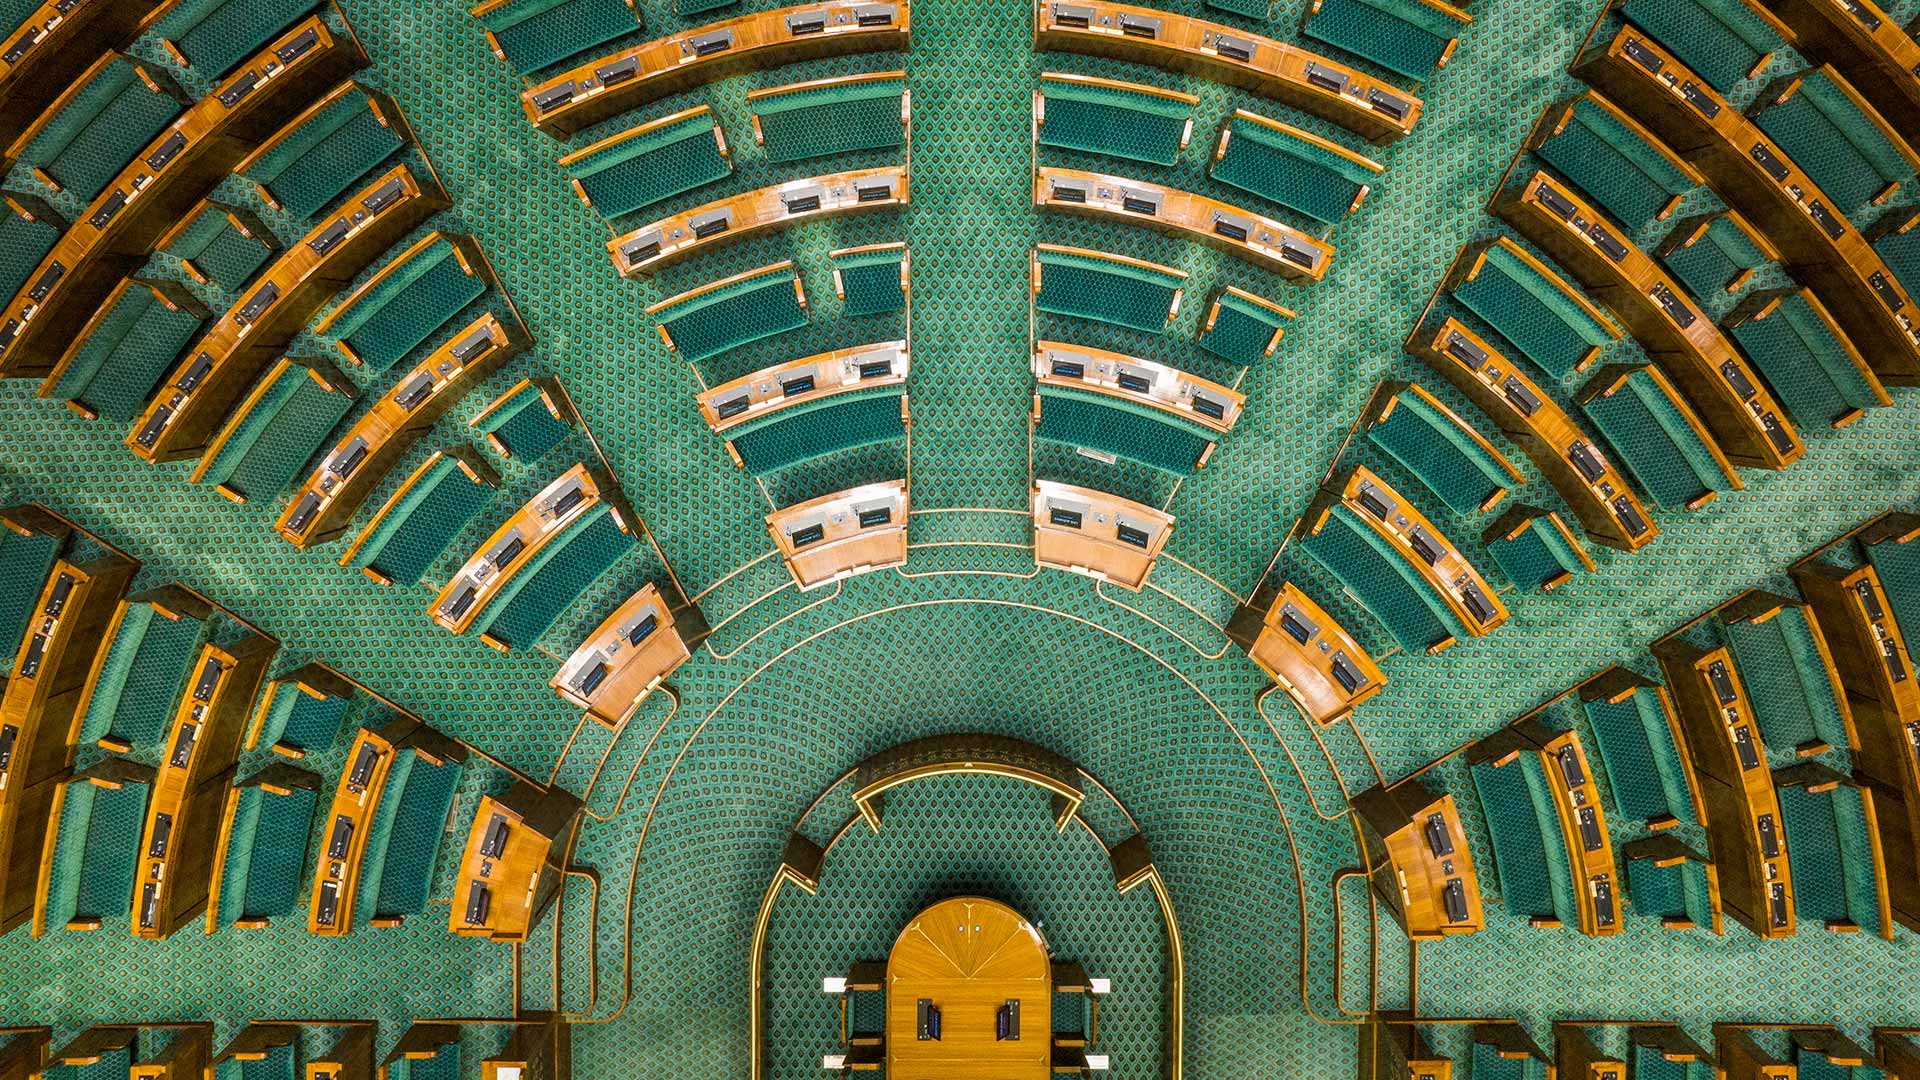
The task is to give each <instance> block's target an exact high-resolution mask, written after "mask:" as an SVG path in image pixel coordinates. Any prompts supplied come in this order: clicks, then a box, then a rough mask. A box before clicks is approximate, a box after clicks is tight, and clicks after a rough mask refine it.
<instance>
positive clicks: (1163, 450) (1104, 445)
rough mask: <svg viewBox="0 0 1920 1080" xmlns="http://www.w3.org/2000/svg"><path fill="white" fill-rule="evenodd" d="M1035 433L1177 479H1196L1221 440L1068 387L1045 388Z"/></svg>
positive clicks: (1155, 412)
mask: <svg viewBox="0 0 1920 1080" xmlns="http://www.w3.org/2000/svg"><path fill="white" fill-rule="evenodd" d="M1034 434H1036V435H1038V436H1040V437H1041V438H1043V439H1052V440H1053V441H1055V442H1061V443H1065V444H1067V445H1068V446H1075V447H1081V448H1084V449H1087V450H1095V451H1099V452H1101V453H1106V454H1113V455H1116V456H1118V457H1123V458H1126V459H1127V460H1128V461H1137V462H1139V463H1141V464H1142V465H1147V466H1150V467H1152V468H1155V469H1159V470H1160V471H1161V472H1165V473H1170V474H1172V475H1174V476H1191V475H1193V471H1194V469H1196V468H1198V467H1199V464H1200V455H1201V454H1202V453H1204V452H1205V451H1206V449H1207V447H1208V446H1210V445H1212V444H1213V443H1214V442H1215V441H1216V440H1217V439H1218V438H1219V436H1217V435H1216V434H1214V432H1213V431H1212V430H1211V429H1209V428H1204V427H1200V426H1199V425H1196V424H1191V423H1188V422H1187V421H1185V420H1182V419H1180V418H1178V417H1174V416H1171V415H1169V414H1167V413H1165V412H1163V411H1162V410H1159V409H1156V408H1153V407H1152V406H1149V405H1144V404H1138V403H1135V402H1131V401H1125V400H1122V399H1119V398H1112V397H1107V396H1106V395H1103V394H1096V393H1091V392H1087V391H1082V390H1074V389H1069V388H1066V387H1057V386H1043V387H1041V388H1040V426H1039V427H1038V428H1037V429H1036V430H1035V432H1034Z"/></svg>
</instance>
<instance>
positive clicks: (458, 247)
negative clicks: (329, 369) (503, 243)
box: [316, 233, 487, 373]
mask: <svg viewBox="0 0 1920 1080" xmlns="http://www.w3.org/2000/svg"><path fill="white" fill-rule="evenodd" d="M480 259H481V256H480V254H479V249H478V248H477V247H475V246H474V245H473V244H472V242H471V241H469V240H467V239H465V238H464V237H461V238H454V237H449V236H447V235H446V234H444V233H433V234H431V235H429V236H427V237H425V238H423V239H421V240H420V241H419V242H417V243H415V244H414V245H412V246H411V247H409V248H408V249H407V250H406V251H403V252H401V253H400V254H399V255H397V256H395V257H394V258H393V259H392V260H391V261H390V262H388V263H387V264H386V265H384V266H382V267H381V268H380V269H379V270H377V271H375V272H374V275H373V276H372V277H370V278H369V279H368V280H367V283H366V284H364V285H362V286H361V287H360V288H359V289H357V290H355V291H354V293H353V295H352V296H350V297H348V298H347V300H346V301H345V302H344V303H343V304H342V305H341V307H340V308H339V309H337V310H335V311H334V312H333V313H332V314H331V315H329V316H328V317H327V318H326V319H325V320H323V321H322V322H321V323H320V324H319V325H318V326H317V327H316V332H318V333H321V334H326V335H331V336H333V337H336V338H338V339H340V341H341V343H342V344H343V345H344V346H345V350H344V351H346V353H347V355H348V356H349V357H350V358H352V359H355V360H358V361H359V362H360V363H362V364H364V365H366V367H367V369H368V370H369V371H373V372H375V373H381V372H386V371H388V370H390V369H391V368H392V367H393V366H394V365H395V364H397V363H399V362H400V361H401V360H403V359H405V358H406V357H407V355H408V354H410V353H411V352H413V350H414V349H416V348H418V347H420V346H421V345H422V344H425V343H426V342H427V341H428V340H429V339H430V338H432V337H433V336H434V335H435V334H436V333H438V332H439V331H440V330H441V329H442V328H444V327H445V326H446V325H447V323H449V322H451V321H452V320H453V317H454V316H455V315H458V314H459V313H460V312H461V311H462V310H463V309H465V308H466V306H467V305H468V304H471V303H473V302H474V301H475V300H478V299H479V298H480V296H481V295H482V294H483V293H485V292H486V291H487V279H486V277H485V276H483V274H482V270H483V264H481V263H480Z"/></svg>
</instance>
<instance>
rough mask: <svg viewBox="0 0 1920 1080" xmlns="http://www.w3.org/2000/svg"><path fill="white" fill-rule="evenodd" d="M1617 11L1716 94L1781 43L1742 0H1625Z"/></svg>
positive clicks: (1740, 79)
mask: <svg viewBox="0 0 1920 1080" xmlns="http://www.w3.org/2000/svg"><path fill="white" fill-rule="evenodd" d="M1620 13H1621V14H1622V15H1625V16H1626V17H1627V18H1628V19H1629V20H1630V21H1632V22H1633V24H1634V25H1636V26H1638V27H1639V28H1640V29H1642V30H1644V31H1646V32H1647V33H1648V34H1651V35H1652V36H1653V39H1654V40H1655V41H1658V42H1659V43H1660V44H1661V45H1663V46H1665V47H1666V49H1667V51H1668V52H1670V53H1672V54H1673V55H1674V56H1676V57H1678V58H1679V60H1680V62H1681V63H1683V64H1685V65H1687V67H1689V68H1692V69H1693V71H1694V72H1695V73H1696V74H1698V75H1699V76H1700V77H1701V78H1703V79H1705V80H1707V85H1709V86H1711V87H1713V88H1714V89H1715V90H1718V91H1720V92H1721V93H1722V94H1725V93H1726V92H1727V91H1728V90H1731V89H1733V88H1734V87H1735V86H1737V85H1739V84H1740V83H1741V82H1743V81H1745V80H1746V79H1748V78H1750V77H1751V76H1753V75H1754V74H1756V73H1757V72H1758V70H1759V69H1760V68H1761V67H1762V66H1764V65H1765V64H1766V62H1767V60H1768V59H1769V58H1770V57H1772V56H1773V55H1774V54H1775V53H1777V52H1779V51H1780V50H1781V49H1782V48H1784V47H1785V45H1786V40H1785V39H1784V38H1783V37H1781V35H1780V32H1779V30H1778V29H1777V28H1776V27H1775V25H1774V24H1772V23H1770V22H1769V21H1768V20H1767V19H1766V18H1764V17H1762V16H1761V15H1759V14H1758V13H1756V12H1755V10H1754V9H1753V7H1751V6H1750V5H1748V4H1747V3H1746V2H1745V0H1626V2H1625V3H1624V4H1621V5H1620Z"/></svg>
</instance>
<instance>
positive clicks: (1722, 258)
mask: <svg viewBox="0 0 1920 1080" xmlns="http://www.w3.org/2000/svg"><path fill="white" fill-rule="evenodd" d="M1763 245H1765V246H1764V247H1763ZM1653 254H1654V255H1655V257H1657V258H1658V259H1659V260H1660V261H1661V263H1663V264H1664V265H1665V266H1666V268H1667V270H1668V271H1669V272H1670V273H1672V274H1673V276H1674V277H1675V278H1676V279H1678V280H1679V282H1680V284H1682V285H1685V286H1686V287H1687V291H1688V292H1691V293H1692V294H1693V295H1694V296H1695V297H1696V298H1698V299H1700V300H1701V301H1703V302H1706V303H1711V302H1712V301H1713V298H1714V297H1717V296H1724V295H1726V294H1728V293H1734V292H1738V291H1739V290H1740V289H1741V288H1742V287H1744V286H1745V285H1746V284H1747V282H1748V281H1750V280H1752V278H1753V276H1754V274H1755V273H1757V272H1758V271H1759V270H1760V269H1761V268H1762V267H1765V266H1766V265H1767V264H1768V263H1770V262H1773V261H1775V260H1776V259H1777V258H1778V256H1777V255H1775V254H1774V252H1773V251H1772V250H1771V245H1770V244H1767V241H1766V240H1765V239H1764V238H1762V237H1761V236H1760V235H1759V234H1758V233H1755V232H1753V231H1752V230H1751V229H1750V228H1749V227H1748V226H1747V225H1746V223H1745V222H1744V221H1743V220H1742V219H1740V218H1739V217H1737V216H1735V215H1734V214H1733V213H1732V211H1727V210H1722V211H1717V212H1715V213H1711V214H1700V215H1696V216H1694V217H1689V218H1686V219H1685V220H1683V221H1680V222H1678V223H1676V224H1675V225H1674V227H1673V231H1672V232H1669V233H1668V234H1667V235H1666V237H1665V238H1664V239H1662V240H1661V241H1660V243H1659V244H1658V245H1657V246H1656V247H1655V248H1654V250H1653Z"/></svg>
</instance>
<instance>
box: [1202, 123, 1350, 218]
mask: <svg viewBox="0 0 1920 1080" xmlns="http://www.w3.org/2000/svg"><path fill="white" fill-rule="evenodd" d="M1228 125H1229V126H1228V132H1229V137H1228V139H1227V152H1226V153H1225V154H1224V155H1222V156H1221V157H1220V159H1219V160H1218V161H1215V162H1214V163H1213V178H1214V179H1215V180H1219V181H1220V182H1222V183H1225V184H1231V185H1233V186H1234V187H1237V188H1239V189H1240V190H1242V191H1247V192H1251V193H1253V194H1255V195H1258V196H1259V197H1261V198H1263V199H1266V200H1267V201H1268V202H1272V203H1277V204H1279V205H1281V206H1284V207H1286V208H1287V209H1289V210H1294V211H1297V212H1299V213H1302V214H1305V215H1306V216H1308V217H1310V218H1312V219H1314V220H1315V221H1320V222H1325V223H1326V224H1329V225H1332V224H1336V223H1338V222H1339V221H1340V220H1341V219H1342V218H1344V217H1346V216H1347V212H1348V211H1349V210H1350V209H1352V207H1353V204H1354V202H1355V201H1356V200H1358V199H1359V198H1360V194H1361V192H1362V191H1364V190H1365V189H1366V187H1367V186H1368V185H1370V184H1372V183H1373V180H1374V177H1375V176H1376V175H1377V174H1376V173H1375V172H1374V171H1373V170H1372V169H1369V168H1367V167H1366V166H1364V165H1362V164H1360V163H1359V162H1357V161H1354V160H1353V159H1351V158H1348V157H1345V156H1343V155H1341V154H1336V153H1334V152H1333V151H1332V150H1329V149H1327V148H1326V147H1324V146H1321V145H1320V144H1318V143H1315V142H1312V141H1310V140H1308V139H1306V138H1303V137H1302V136H1301V135H1300V134H1295V133H1292V132H1288V131H1282V130H1278V129H1275V128H1273V127H1270V126H1268V125H1266V124H1262V123H1259V122H1257V121H1254V120H1249V119H1247V118H1246V117H1243V116H1235V117H1233V118H1232V119H1230V120H1229V121H1228Z"/></svg>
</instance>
